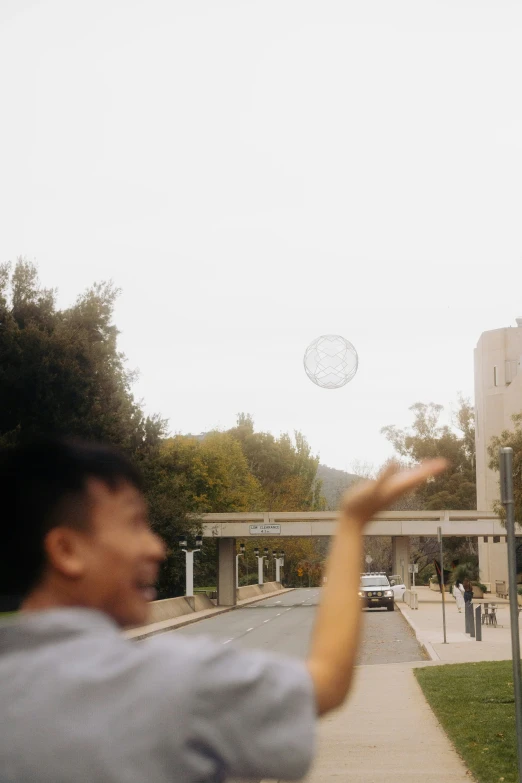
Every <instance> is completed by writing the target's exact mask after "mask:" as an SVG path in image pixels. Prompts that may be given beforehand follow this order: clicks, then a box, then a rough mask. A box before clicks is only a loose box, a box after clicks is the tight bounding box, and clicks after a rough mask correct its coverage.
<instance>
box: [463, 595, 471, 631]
mask: <svg viewBox="0 0 522 783" xmlns="http://www.w3.org/2000/svg"><path fill="white" fill-rule="evenodd" d="M469 607H470V604H469V603H468V602H467V601H466V603H465V604H464V625H465V628H466V630H465V633H469Z"/></svg>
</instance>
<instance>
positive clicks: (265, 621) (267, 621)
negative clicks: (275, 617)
mask: <svg viewBox="0 0 522 783" xmlns="http://www.w3.org/2000/svg"><path fill="white" fill-rule="evenodd" d="M271 619H272V618H270V619H269V620H263V625H264V624H265V623H269V622H270V620H271Z"/></svg>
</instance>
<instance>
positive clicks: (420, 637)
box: [395, 603, 440, 661]
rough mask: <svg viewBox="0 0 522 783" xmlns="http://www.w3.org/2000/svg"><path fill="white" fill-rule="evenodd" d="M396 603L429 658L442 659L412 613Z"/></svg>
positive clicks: (432, 659)
mask: <svg viewBox="0 0 522 783" xmlns="http://www.w3.org/2000/svg"><path fill="white" fill-rule="evenodd" d="M395 605H396V607H397V609H398V610H399V611H400V613H401V614H402V616H403V617H404V619H405V620H406V622H407V623H408V625H409V626H410V628H411V630H412V631H413V633H414V634H415V638H416V639H417V641H418V643H419V645H420V647H421V649H422V650H423V651H424V653H425V655H426V656H427V658H429V659H430V661H440V658H439V656H438V655H437V653H436V652H435V650H434V649H433V645H432V644H431V642H428V641H427V640H426V639H424V638H423V633H422V631H421V630H419V628H418V627H417V625H416V624H415V623H414V622H413V620H412V618H411V616H410V614H409V613H408V612H407V611H406V609H404V608H403V607H402V606H401V605H400V604H398V603H396V604H395Z"/></svg>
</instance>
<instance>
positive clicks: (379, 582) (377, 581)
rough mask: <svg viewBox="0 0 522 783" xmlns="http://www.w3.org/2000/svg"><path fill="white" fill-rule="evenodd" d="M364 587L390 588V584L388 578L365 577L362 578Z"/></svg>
mask: <svg viewBox="0 0 522 783" xmlns="http://www.w3.org/2000/svg"><path fill="white" fill-rule="evenodd" d="M361 585H362V586H363V587H389V586H390V583H389V582H388V578H387V577H386V576H363V577H361Z"/></svg>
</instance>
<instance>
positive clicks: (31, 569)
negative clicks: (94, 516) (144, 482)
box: [0, 439, 141, 611]
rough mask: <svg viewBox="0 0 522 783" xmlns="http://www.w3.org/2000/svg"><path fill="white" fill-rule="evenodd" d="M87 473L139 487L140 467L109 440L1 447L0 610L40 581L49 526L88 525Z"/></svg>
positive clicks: (112, 483) (114, 486)
mask: <svg viewBox="0 0 522 783" xmlns="http://www.w3.org/2000/svg"><path fill="white" fill-rule="evenodd" d="M89 479H98V480H99V481H102V482H103V483H104V484H105V485H106V486H108V487H109V488H110V489H114V490H115V489H117V488H118V487H119V486H121V485H122V484H125V483H127V484H131V485H132V486H134V487H136V488H137V489H140V490H141V478H140V474H139V472H138V470H137V469H136V468H135V467H134V465H133V464H132V463H131V462H130V460H129V459H128V458H127V457H126V456H125V455H124V454H122V453H121V452H120V451H118V450H117V449H114V448H112V447H110V446H104V445H98V444H94V443H84V442H81V441H74V440H67V439H52V440H45V441H44V440H41V441H38V442H34V443H29V444H25V445H21V446H16V447H14V448H9V449H4V450H3V451H2V452H1V453H0V504H1V505H0V509H1V511H0V516H1V520H2V523H1V538H0V604H3V605H0V611H2V610H4V611H6V610H7V609H11V608H16V605H17V604H19V603H20V601H21V600H22V599H23V597H25V596H26V595H27V594H28V593H29V592H30V591H31V590H32V589H33V588H34V587H35V585H37V584H38V582H39V580H40V579H41V577H42V575H43V571H44V568H45V564H46V557H45V551H44V540H45V536H46V535H47V533H48V532H49V530H51V529H52V528H53V527H59V526H67V527H78V528H82V527H83V528H85V527H87V526H88V524H89V513H88V508H89V506H88V502H87V501H88V495H87V483H88V481H89Z"/></svg>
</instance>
